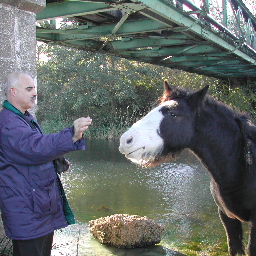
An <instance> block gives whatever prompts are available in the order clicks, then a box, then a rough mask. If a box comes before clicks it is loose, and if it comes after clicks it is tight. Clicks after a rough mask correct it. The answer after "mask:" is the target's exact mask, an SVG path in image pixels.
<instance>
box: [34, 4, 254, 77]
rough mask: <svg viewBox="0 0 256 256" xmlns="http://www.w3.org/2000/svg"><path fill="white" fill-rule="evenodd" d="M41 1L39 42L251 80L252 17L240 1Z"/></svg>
mask: <svg viewBox="0 0 256 256" xmlns="http://www.w3.org/2000/svg"><path fill="white" fill-rule="evenodd" d="M46 3H47V5H46V8H45V9H44V10H42V11H41V12H39V13H38V14H37V16H36V19H37V33H36V36H37V40H38V41H42V42H46V43H50V44H57V45H64V46H68V47H76V48H79V49H83V50H86V51H93V52H101V53H107V54H113V55H116V56H119V57H123V58H126V59H129V60H135V61H141V62H145V63H151V64H155V65H160V66H164V67H169V68H175V69H180V70H184V71H188V72H192V73H197V74H202V75H206V76H211V77H216V78H221V79H227V78H246V77H247V78H248V77H256V17H255V16H254V15H253V14H252V13H251V11H250V10H249V9H248V8H247V7H246V5H245V4H244V3H243V2H242V1H241V0H195V1H193V0H124V1H122V0H105V1H103V0H46ZM254 11H255V10H254ZM57 18H58V19H57ZM61 19H63V21H62V22H61V23H60V20H61ZM60 24H61V25H62V26H60Z"/></svg>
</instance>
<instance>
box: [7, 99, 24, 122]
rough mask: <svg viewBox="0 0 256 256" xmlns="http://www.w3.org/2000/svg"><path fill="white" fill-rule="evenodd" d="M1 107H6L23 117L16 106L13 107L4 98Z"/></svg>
mask: <svg viewBox="0 0 256 256" xmlns="http://www.w3.org/2000/svg"><path fill="white" fill-rule="evenodd" d="M3 108H6V109H8V110H10V111H12V112H13V113H15V114H16V115H18V116H20V117H22V118H23V116H24V115H23V114H22V113H21V112H20V111H19V110H18V109H17V108H15V107H14V106H13V105H12V104H10V103H9V102H8V101H7V100H5V101H4V102H3Z"/></svg>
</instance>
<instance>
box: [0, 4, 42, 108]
mask: <svg viewBox="0 0 256 256" xmlns="http://www.w3.org/2000/svg"><path fill="white" fill-rule="evenodd" d="M45 6H46V0H0V71H1V72H0V86H1V91H0V103H1V102H2V101H3V99H4V95H3V92H2V84H3V82H4V80H5V77H6V76H7V75H8V74H9V73H11V72H13V71H25V72H29V73H30V74H31V75H32V77H33V78H34V79H35V80H36V26H35V22H36V13H38V12H40V11H41V10H42V9H44V7H45ZM0 108H1V107H0Z"/></svg>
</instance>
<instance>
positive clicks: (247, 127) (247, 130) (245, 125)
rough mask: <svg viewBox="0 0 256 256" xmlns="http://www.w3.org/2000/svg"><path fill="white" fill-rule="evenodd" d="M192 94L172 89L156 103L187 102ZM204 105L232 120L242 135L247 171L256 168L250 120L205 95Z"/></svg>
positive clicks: (254, 128) (255, 144) (255, 135)
mask: <svg viewBox="0 0 256 256" xmlns="http://www.w3.org/2000/svg"><path fill="white" fill-rule="evenodd" d="M192 93H193V92H191V91H189V90H186V89H181V88H178V87H173V88H172V89H171V91H169V92H165V93H164V94H163V95H162V96H161V97H159V98H158V102H160V104H161V103H163V102H165V101H168V100H177V99H185V100H187V101H188V100H189V96H190V95H191V94H192ZM204 105H205V106H207V107H209V108H210V109H214V111H216V112H217V113H218V114H220V115H223V116H225V117H226V118H227V117H228V118H231V119H233V120H234V121H235V122H236V123H237V125H238V127H239V129H240V131H241V135H242V139H243V144H244V157H245V160H246V164H247V169H251V170H252V169H254V168H256V126H255V124H253V122H252V120H251V119H250V118H249V116H248V115H247V114H245V113H242V112H240V111H238V110H237V109H234V108H232V107H231V106H228V105H227V104H225V103H223V102H220V101H217V100H215V99H214V98H213V97H211V96H209V95H206V96H205V98H204Z"/></svg>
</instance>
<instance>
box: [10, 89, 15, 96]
mask: <svg viewBox="0 0 256 256" xmlns="http://www.w3.org/2000/svg"><path fill="white" fill-rule="evenodd" d="M10 94H11V95H12V96H14V97H15V95H16V92H15V88H14V87H11V88H10Z"/></svg>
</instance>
